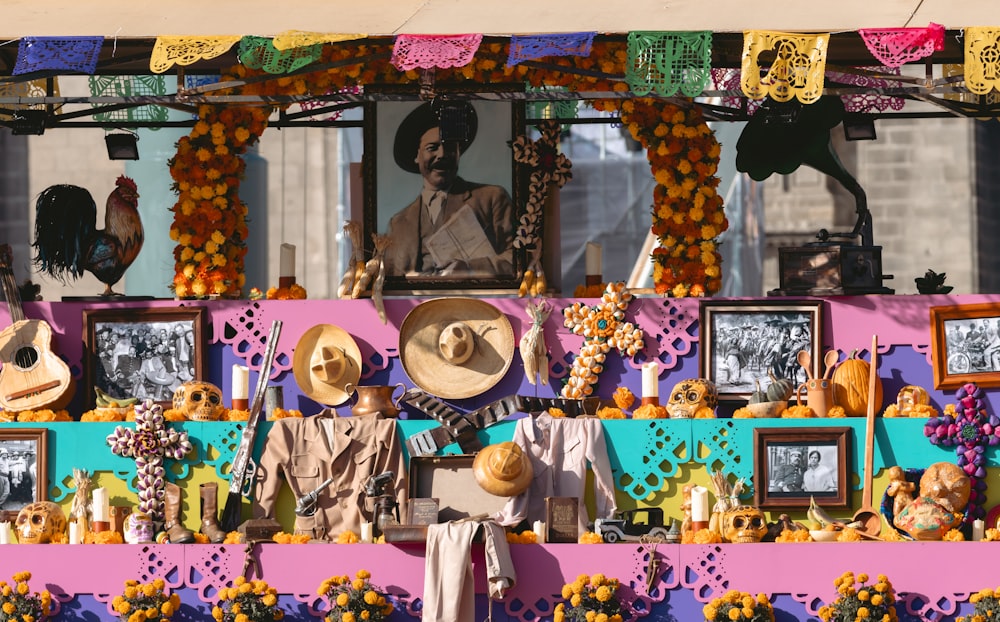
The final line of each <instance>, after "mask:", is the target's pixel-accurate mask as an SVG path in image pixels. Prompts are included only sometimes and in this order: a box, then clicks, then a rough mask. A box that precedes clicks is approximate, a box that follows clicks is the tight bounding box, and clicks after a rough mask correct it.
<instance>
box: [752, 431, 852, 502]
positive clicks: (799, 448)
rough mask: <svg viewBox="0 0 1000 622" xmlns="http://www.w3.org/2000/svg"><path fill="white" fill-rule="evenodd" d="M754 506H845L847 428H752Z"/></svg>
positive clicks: (847, 496)
mask: <svg viewBox="0 0 1000 622" xmlns="http://www.w3.org/2000/svg"><path fill="white" fill-rule="evenodd" d="M753 464H754V468H753V489H754V504H755V505H757V506H759V507H761V508H790V509H792V508H803V507H809V500H810V498H814V499H816V502H817V503H818V504H819V505H821V506H823V507H824V508H830V509H840V510H845V509H848V507H849V504H850V480H849V477H850V474H851V472H852V469H851V428H850V427H847V426H844V427H816V428H757V429H755V430H754V433H753Z"/></svg>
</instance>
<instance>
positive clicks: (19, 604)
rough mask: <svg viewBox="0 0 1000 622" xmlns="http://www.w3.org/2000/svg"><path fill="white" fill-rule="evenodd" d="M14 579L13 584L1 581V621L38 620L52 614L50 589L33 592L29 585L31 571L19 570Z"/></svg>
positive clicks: (32, 621) (30, 621)
mask: <svg viewBox="0 0 1000 622" xmlns="http://www.w3.org/2000/svg"><path fill="white" fill-rule="evenodd" d="M13 579H14V584H13V585H10V584H8V583H7V582H6V581H0V622H36V621H38V620H43V619H45V618H47V617H48V616H49V615H51V614H52V596H51V594H49V591H48V590H42V591H41V592H32V591H31V588H30V587H28V581H30V580H31V573H30V572H18V573H16V574H15V575H14V577H13Z"/></svg>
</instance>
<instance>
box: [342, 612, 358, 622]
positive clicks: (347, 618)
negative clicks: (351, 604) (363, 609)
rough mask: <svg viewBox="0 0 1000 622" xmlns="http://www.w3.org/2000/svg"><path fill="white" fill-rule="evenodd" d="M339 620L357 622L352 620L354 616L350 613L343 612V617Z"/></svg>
mask: <svg viewBox="0 0 1000 622" xmlns="http://www.w3.org/2000/svg"><path fill="white" fill-rule="evenodd" d="M340 620H341V622H357V620H356V619H355V618H354V614H353V613H351V612H350V611H345V612H344V615H343V616H341V618H340Z"/></svg>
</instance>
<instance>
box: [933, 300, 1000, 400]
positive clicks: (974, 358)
mask: <svg viewBox="0 0 1000 622" xmlns="http://www.w3.org/2000/svg"><path fill="white" fill-rule="evenodd" d="M930 312H931V358H932V360H933V367H934V388H935V389H945V390H948V389H957V388H958V387H960V386H962V385H963V384H965V383H967V382H975V383H976V384H978V385H979V386H981V387H1000V303H992V302H985V303H977V304H970V305H956V306H949V307H931V309H930Z"/></svg>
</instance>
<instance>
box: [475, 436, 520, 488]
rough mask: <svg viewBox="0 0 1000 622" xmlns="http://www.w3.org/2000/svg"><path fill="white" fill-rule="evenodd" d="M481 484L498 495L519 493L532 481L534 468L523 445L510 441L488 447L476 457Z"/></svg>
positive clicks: (476, 474) (480, 485)
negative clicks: (522, 447)
mask: <svg viewBox="0 0 1000 622" xmlns="http://www.w3.org/2000/svg"><path fill="white" fill-rule="evenodd" d="M472 473H473V475H474V476H475V477H476V483H478V484H479V487H480V488H482V489H483V490H485V491H486V492H488V493H490V494H491V495H496V496H498V497H515V496H517V495H519V494H521V493H522V492H524V491H525V490H527V489H528V486H530V485H531V479H532V477H534V470H533V469H532V468H531V460H530V459H529V458H528V456H527V454H525V453H524V450H522V449H521V447H520V445H518V444H517V443H515V442H513V441H506V442H503V443H497V444H495V445H489V446H487V447H484V448H483V449H482V450H480V451H479V453H477V454H476V457H475V459H474V460H473V461H472Z"/></svg>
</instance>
